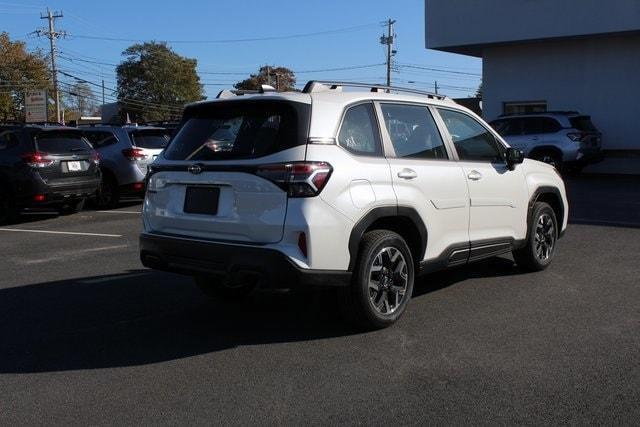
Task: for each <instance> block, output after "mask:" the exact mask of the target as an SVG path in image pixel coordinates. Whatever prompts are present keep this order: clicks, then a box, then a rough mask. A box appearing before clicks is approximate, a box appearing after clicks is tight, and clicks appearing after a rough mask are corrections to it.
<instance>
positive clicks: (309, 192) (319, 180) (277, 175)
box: [256, 162, 333, 197]
mask: <svg viewBox="0 0 640 427" xmlns="http://www.w3.org/2000/svg"><path fill="white" fill-rule="evenodd" d="M332 171H333V168H332V167H331V165H330V164H329V163H326V162H294V163H276V164H270V165H262V166H258V168H257V170H256V175H258V176H260V177H262V178H264V179H268V180H269V181H271V182H273V183H274V184H276V185H277V186H278V187H280V188H282V189H283V190H284V191H286V192H287V195H288V196H289V197H314V196H317V195H318V194H320V192H321V191H322V189H323V188H324V187H325V186H326V185H327V182H328V181H329V177H330V176H331V172H332Z"/></svg>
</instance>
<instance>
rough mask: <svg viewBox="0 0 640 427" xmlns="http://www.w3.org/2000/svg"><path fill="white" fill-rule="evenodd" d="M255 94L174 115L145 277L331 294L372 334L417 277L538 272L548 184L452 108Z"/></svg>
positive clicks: (209, 287)
mask: <svg viewBox="0 0 640 427" xmlns="http://www.w3.org/2000/svg"><path fill="white" fill-rule="evenodd" d="M362 89H364V90H362ZM262 92H263V93H259V94H255V95H246V94H245V95H238V96H236V95H234V94H229V92H222V93H221V95H220V96H219V99H216V100H214V101H207V102H201V103H196V104H192V105H190V106H188V107H187V108H186V109H185V112H184V117H183V122H182V125H181V127H180V129H179V131H178V133H177V134H176V135H175V137H174V139H173V140H172V141H171V143H170V144H169V146H168V147H167V148H166V150H165V151H164V152H163V154H162V155H161V156H160V157H159V158H158V159H157V161H156V162H155V163H154V164H153V165H152V167H151V168H150V171H149V178H148V187H147V195H146V198H145V201H144V208H143V221H144V232H143V233H142V234H141V237H140V256H141V260H142V263H143V264H144V265H145V266H147V267H151V268H155V269H160V270H165V271H173V272H179V273H184V274H189V275H193V276H194V277H195V280H196V283H197V284H198V285H199V286H200V287H201V288H202V289H203V290H204V291H205V292H206V293H208V294H213V295H216V296H223V297H224V296H226V297H233V296H240V295H243V294H245V293H247V292H249V291H250V290H251V289H253V288H254V287H255V286H258V285H261V286H276V287H291V286H304V285H330V286H338V287H341V289H340V295H341V301H342V302H344V303H345V305H346V307H347V310H345V312H346V313H348V314H349V315H350V316H353V318H354V320H356V321H357V322H358V323H360V324H361V325H364V326H366V327H370V328H371V327H385V326H388V325H390V324H392V323H393V322H394V321H396V320H397V319H398V318H399V317H400V316H401V315H402V313H403V312H404V311H405V309H406V307H407V304H408V302H409V300H410V298H411V294H412V290H413V284H414V280H415V277H416V276H418V275H420V274H424V273H427V272H431V271H435V270H438V269H443V268H446V267H451V266H458V265H463V264H466V263H468V262H472V261H477V260H480V259H483V258H487V257H492V256H495V255H499V254H503V253H508V252H513V254H514V258H515V260H516V262H517V263H518V264H519V265H520V266H522V267H523V268H524V269H527V270H542V269H544V268H546V267H547V266H548V265H549V263H550V262H551V260H552V258H553V255H554V253H555V249H556V242H557V239H558V238H559V237H560V236H561V235H562V233H563V231H564V230H565V228H566V225H567V216H568V213H567V199H566V195H565V188H564V184H563V181H562V179H561V178H560V176H559V175H558V174H557V173H556V171H555V169H554V168H553V167H551V166H549V165H546V164H544V163H541V162H537V161H534V160H529V159H527V160H524V159H523V156H522V153H521V152H520V151H518V150H515V149H512V148H509V147H508V145H507V144H506V143H505V142H504V141H503V140H502V138H501V137H500V136H499V135H498V134H496V133H495V132H494V131H493V130H492V129H491V128H490V127H489V126H488V125H487V124H486V123H485V122H483V121H482V120H481V119H480V118H479V117H477V116H476V115H475V114H473V113H472V112H470V111H469V110H467V109H466V108H464V107H461V106H460V105H458V104H456V103H454V102H453V101H451V100H450V99H448V98H446V97H443V96H438V95H434V94H428V93H424V92H417V91H412V90H405V89H398V88H387V87H384V86H372V85H363V84H353V83H339V82H315V81H313V82H309V83H308V84H307V85H306V87H305V88H304V90H303V91H302V93H293V92H288V93H276V92H272V91H268V90H264V91H262Z"/></svg>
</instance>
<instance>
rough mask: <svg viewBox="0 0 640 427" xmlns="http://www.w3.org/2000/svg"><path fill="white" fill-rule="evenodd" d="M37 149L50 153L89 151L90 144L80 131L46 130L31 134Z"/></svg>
mask: <svg viewBox="0 0 640 427" xmlns="http://www.w3.org/2000/svg"><path fill="white" fill-rule="evenodd" d="M33 142H34V144H35V149H36V150H37V151H43V152H45V153H51V154H65V153H71V152H74V151H89V150H91V145H90V144H89V142H88V141H87V140H86V139H85V138H84V137H83V136H82V133H81V132H77V131H68V130H48V131H43V132H38V133H35V134H33Z"/></svg>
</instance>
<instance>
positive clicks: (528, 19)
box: [425, 0, 640, 56]
mask: <svg viewBox="0 0 640 427" xmlns="http://www.w3.org/2000/svg"><path fill="white" fill-rule="evenodd" d="M425 23H426V26H425V29H426V31H425V37H426V47H427V48H429V49H442V50H448V51H457V52H461V53H468V54H473V55H477V56H479V55H481V54H482V53H481V51H480V50H479V49H478V47H480V46H483V45H487V44H493V43H509V42H514V41H523V40H535V39H545V38H553V37H573V36H584V35H591V34H602V33H613V32H624V31H638V30H640V0H426V1H425Z"/></svg>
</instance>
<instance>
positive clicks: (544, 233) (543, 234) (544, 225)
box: [535, 213, 556, 261]
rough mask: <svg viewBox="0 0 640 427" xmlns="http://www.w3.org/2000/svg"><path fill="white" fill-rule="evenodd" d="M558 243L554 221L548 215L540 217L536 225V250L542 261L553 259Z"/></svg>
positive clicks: (544, 214)
mask: <svg viewBox="0 0 640 427" xmlns="http://www.w3.org/2000/svg"><path fill="white" fill-rule="evenodd" d="M555 241H556V229H555V226H554V224H553V219H552V218H551V215H549V214H548V213H543V214H542V215H540V216H539V217H538V222H537V223H536V235H535V250H536V256H537V257H538V259H539V260H540V261H546V260H548V259H549V258H550V257H551V253H552V252H553V248H554V246H555Z"/></svg>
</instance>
